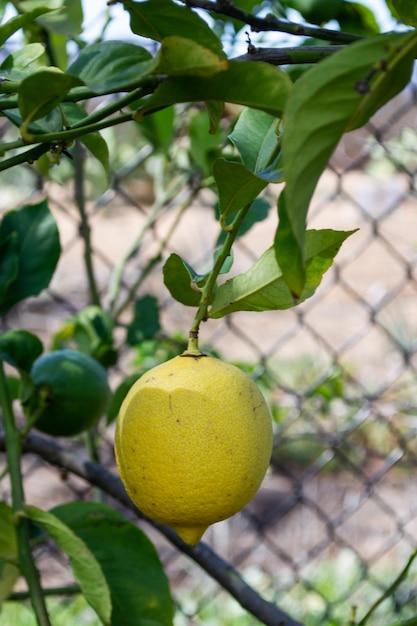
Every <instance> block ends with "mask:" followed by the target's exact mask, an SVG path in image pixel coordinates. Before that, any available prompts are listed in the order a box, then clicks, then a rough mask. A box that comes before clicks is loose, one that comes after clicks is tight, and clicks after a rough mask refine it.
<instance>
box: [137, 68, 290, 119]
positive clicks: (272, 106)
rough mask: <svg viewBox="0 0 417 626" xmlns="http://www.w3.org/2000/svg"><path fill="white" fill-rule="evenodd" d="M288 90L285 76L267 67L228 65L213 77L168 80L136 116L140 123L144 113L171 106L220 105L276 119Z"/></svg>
mask: <svg viewBox="0 0 417 626" xmlns="http://www.w3.org/2000/svg"><path fill="white" fill-rule="evenodd" d="M254 85H256V88H255V89H254ZM291 87H292V82H291V79H290V78H289V77H288V75H287V74H286V73H285V72H283V71H281V70H279V69H277V68H276V67H273V66H272V65H269V64H268V63H262V62H259V63H252V62H251V61H229V68H228V69H227V70H225V71H224V72H219V73H218V74H215V75H214V76H209V77H201V76H171V77H169V78H168V79H167V80H165V81H164V82H163V83H162V84H161V85H160V86H159V87H158V88H157V89H156V90H155V92H154V93H153V94H152V95H151V96H150V97H149V98H148V99H147V100H146V102H145V103H144V104H143V105H142V106H141V107H140V108H139V109H138V111H137V114H136V115H137V119H138V121H139V120H141V119H142V117H143V116H144V115H146V114H147V113H150V112H151V111H154V110H155V109H160V108H162V107H166V106H170V105H171V104H176V103H180V102H206V101H221V102H234V103H236V104H243V105H245V106H249V107H252V108H254V109H261V110H263V111H267V112H268V113H270V114H271V115H276V116H278V117H279V116H280V115H281V114H282V111H283V108H284V106H285V103H286V100H287V97H288V95H289V93H290V89H291Z"/></svg>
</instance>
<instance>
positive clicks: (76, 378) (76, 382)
mask: <svg viewBox="0 0 417 626" xmlns="http://www.w3.org/2000/svg"><path fill="white" fill-rule="evenodd" d="M30 375H31V378H32V381H33V384H34V391H33V393H32V396H31V397H30V398H29V400H28V401H27V402H26V406H25V413H26V415H27V417H28V418H29V419H30V418H31V417H32V416H33V415H36V414H39V417H38V419H37V420H36V422H35V428H37V429H38V430H40V431H41V432H44V433H47V434H48V435H54V436H61V437H72V436H73V435H77V434H79V433H81V432H83V431H84V430H88V429H89V428H92V427H93V426H95V424H96V423H97V422H98V420H99V419H100V417H101V416H102V415H103V414H104V412H105V411H106V409H107V406H108V404H109V401H110V388H109V385H108V382H107V373H106V370H105V369H104V367H103V366H102V365H100V363H98V362H97V361H96V360H95V359H93V358H92V357H90V356H88V355H86V354H83V353H81V352H77V351H76V350H69V349H68V350H56V351H55V352H50V353H49V354H44V355H42V356H40V357H39V358H38V359H37V360H36V361H35V362H34V364H33V366H32V369H31V372H30Z"/></svg>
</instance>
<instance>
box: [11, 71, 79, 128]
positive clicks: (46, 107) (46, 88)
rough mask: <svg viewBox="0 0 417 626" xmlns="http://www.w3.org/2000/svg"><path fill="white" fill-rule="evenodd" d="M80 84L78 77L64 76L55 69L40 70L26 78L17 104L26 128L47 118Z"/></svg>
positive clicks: (22, 83) (21, 85) (20, 88)
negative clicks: (73, 88) (70, 91)
mask: <svg viewBox="0 0 417 626" xmlns="http://www.w3.org/2000/svg"><path fill="white" fill-rule="evenodd" d="M80 84H81V81H80V80H79V79H78V78H77V77H76V76H71V75H70V74H64V73H63V72H61V71H60V70H59V69H57V68H54V67H48V68H44V69H41V70H38V71H37V72H34V73H33V74H30V76H28V77H27V78H24V79H23V80H22V82H21V83H20V87H19V91H18V97H17V103H18V106H19V111H20V114H21V116H22V120H23V123H24V124H25V126H28V125H29V124H30V122H33V121H35V120H38V119H40V118H41V117H45V115H47V114H48V113H49V112H50V111H52V109H54V108H55V107H56V106H57V105H58V104H59V103H60V102H61V101H62V100H63V99H64V98H65V96H66V95H67V93H68V92H69V90H70V89H72V87H76V86H77V85H80Z"/></svg>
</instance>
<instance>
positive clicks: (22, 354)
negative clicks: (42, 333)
mask: <svg viewBox="0 0 417 626" xmlns="http://www.w3.org/2000/svg"><path fill="white" fill-rule="evenodd" d="M42 352H43V346H42V342H41V340H40V339H39V338H38V337H36V335H33V334H32V333H29V332H28V331H27V330H8V331H7V332H5V333H2V334H1V335H0V359H2V360H3V361H6V362H7V363H9V365H12V366H13V367H15V368H17V369H18V370H22V371H24V372H30V369H31V367H32V364H33V362H34V361H35V360H36V359H37V358H38V356H40V355H41V354H42Z"/></svg>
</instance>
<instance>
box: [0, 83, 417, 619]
mask: <svg viewBox="0 0 417 626" xmlns="http://www.w3.org/2000/svg"><path fill="white" fill-rule="evenodd" d="M416 116H417V102H416V94H415V91H414V88H410V89H408V90H407V92H405V93H403V94H401V95H400V96H399V97H398V98H396V99H395V100H394V101H393V102H392V103H391V104H390V105H389V106H387V107H385V108H384V109H383V110H382V111H381V112H380V113H379V114H378V116H377V117H376V118H375V119H374V120H373V121H372V123H370V124H369V125H368V126H367V127H366V129H363V130H361V131H358V132H356V133H353V134H351V135H348V136H347V137H346V138H345V139H344V141H343V142H342V144H341V145H340V146H339V148H338V150H337V151H336V153H335V155H334V157H333V159H332V161H331V163H330V164H329V167H328V169H327V171H326V173H325V174H324V176H323V177H322V179H321V181H320V184H319V186H318V189H317V191H316V194H315V196H314V199H313V204H312V207H311V211H310V222H309V226H310V227H311V228H315V227H317V228H323V227H324V228H325V227H331V228H336V229H337V228H343V229H346V230H348V229H356V228H358V229H359V230H358V231H357V233H356V234H355V235H354V236H352V237H351V238H350V239H349V241H348V242H347V243H346V244H345V245H344V247H343V248H342V250H341V252H340V253H339V255H338V256H337V259H336V262H335V264H334V266H333V267H332V268H331V269H330V270H329V272H328V273H327V275H326V276H325V279H324V280H323V282H322V284H321V286H320V288H319V289H318V291H317V293H316V294H315V295H314V296H313V297H312V298H311V299H310V300H308V301H306V302H305V303H304V304H302V305H300V306H298V307H296V308H294V309H291V310H287V311H280V312H273V313H269V312H268V313H262V314H253V313H236V314H233V315H232V316H230V317H228V318H225V319H222V320H215V321H210V322H208V323H207V324H205V325H204V327H203V328H202V331H201V335H202V342H203V344H204V345H206V346H210V348H211V349H214V350H216V351H217V352H218V353H220V354H221V356H222V357H223V358H225V359H227V360H230V361H233V362H235V363H238V364H239V365H240V366H242V367H244V368H245V369H246V370H247V371H248V372H250V374H251V376H252V377H253V378H254V379H256V380H257V382H258V384H259V386H260V387H261V389H262V391H263V392H264V393H265V395H266V396H267V399H268V401H269V404H270V406H271V411H272V414H273V418H274V424H275V445H274V452H273V457H272V461H271V468H270V471H269V473H268V475H267V477H266V478H265V481H264V483H263V485H262V487H261V489H260V490H259V492H258V494H257V495H256V496H255V498H254V499H253V501H252V502H251V503H250V504H249V506H248V507H247V508H246V509H245V510H244V511H243V512H242V513H240V514H238V515H236V516H235V517H233V518H232V519H231V520H229V521H226V522H222V523H220V524H217V525H215V526H213V527H212V528H211V529H210V530H209V531H208V532H207V534H206V536H205V541H207V542H208V543H209V544H210V545H211V546H212V548H213V549H214V550H215V551H216V552H218V553H219V554H221V555H222V556H223V557H224V558H225V559H227V560H228V561H230V562H231V563H232V564H233V565H234V566H235V567H236V568H238V569H239V571H241V572H242V574H243V575H244V577H245V578H246V580H247V581H248V582H249V583H250V584H251V585H252V586H253V587H254V588H255V589H257V590H259V591H260V592H261V593H262V594H263V595H264V596H265V597H267V598H269V599H271V600H273V601H277V602H278V603H279V605H280V606H281V607H282V608H283V609H284V610H287V611H288V612H289V613H290V614H292V615H294V617H295V618H297V619H299V620H300V621H301V622H302V623H303V624H306V625H307V624H308V625H317V626H318V625H320V624H323V625H327V624H347V623H349V620H352V623H353V621H354V619H355V615H356V619H359V618H361V617H362V616H363V615H364V614H365V613H366V610H367V609H369V608H370V607H371V605H372V603H373V602H375V601H377V600H378V598H380V597H381V594H383V593H384V591H386V590H387V589H389V587H390V585H391V584H392V583H393V581H394V580H395V579H396V578H397V576H398V575H399V573H400V572H401V571H402V570H403V568H404V567H405V566H406V565H407V563H408V564H409V569H408V570H407V575H406V576H404V580H403V582H402V584H401V585H398V586H397V587H396V590H395V593H392V594H391V593H387V598H386V600H385V601H384V602H381V605H380V607H379V608H378V610H377V611H375V613H374V615H373V616H372V618H371V620H370V621H369V623H372V624H384V623H390V620H391V621H393V620H394V619H395V618H396V617H398V618H399V617H402V618H407V617H410V616H413V615H415V614H416V612H417V600H416V585H415V583H416V575H417V572H416V570H415V567H414V565H413V562H412V561H411V560H410V561H409V559H410V557H411V556H412V555H413V553H414V551H415V550H416V548H417V486H416V481H415V465H416V463H417V438H416V434H417V421H416V418H417V401H416V397H417V393H416V392H417V371H416V368H417V355H416V347H417V321H416V320H417V316H416V310H417V307H416V302H417V300H416V296H417V280H416V278H417V277H416V263H417V196H416V172H417V149H416V130H415V129H416V125H415V120H416ZM80 158H81V159H82V155H80ZM144 158H146V154H145V153H144V152H143V149H142V150H141V151H140V152H139V153H132V154H131V156H130V158H129V159H126V161H125V162H124V163H123V165H121V167H120V169H119V171H118V172H115V173H114V176H113V183H112V186H111V188H110V189H109V190H107V191H106V192H105V193H104V194H102V195H99V197H98V199H97V194H96V197H95V198H94V197H93V196H94V193H92V192H91V193H90V191H89V187H88V181H82V182H84V187H82V186H81V189H84V192H83V194H81V196H80V187H78V188H77V180H76V182H75V186H74V185H73V184H72V183H71V184H70V183H68V184H65V185H63V186H62V185H57V184H55V183H51V182H49V183H44V190H45V191H46V192H47V194H48V197H49V202H50V207H51V209H52V211H53V212H54V215H55V217H56V219H57V222H58V225H59V230H60V237H61V244H62V249H63V253H62V258H61V261H60V264H59V266H58V269H57V272H56V275H55V277H54V280H53V282H52V284H51V287H50V289H49V290H48V291H47V292H46V293H44V294H42V295H41V297H39V298H36V299H29V300H27V301H25V302H24V303H23V304H21V305H19V306H18V307H17V308H16V309H15V310H14V311H13V312H12V313H11V314H9V315H8V316H7V317H6V318H5V319H4V320H3V328H19V327H21V328H26V329H28V330H30V331H32V332H36V333H37V334H39V335H40V336H41V337H42V339H43V340H44V343H45V345H46V346H47V347H48V346H49V345H50V340H51V336H52V335H53V334H54V333H55V332H57V331H58V330H59V328H60V327H61V325H62V323H63V320H65V318H66V317H67V316H68V315H69V314H72V313H74V312H76V311H78V310H81V309H82V308H83V307H85V306H86V305H88V304H89V303H90V302H91V289H90V287H91V284H89V282H88V272H86V258H87V256H88V255H86V241H87V242H88V245H90V243H89V237H90V235H91V251H92V261H93V268H92V269H93V271H94V275H95V277H96V281H97V287H98V296H99V297H100V295H101V294H104V293H105V294H106V296H105V297H106V301H104V302H103V306H104V307H108V306H111V305H112V304H114V303H112V302H111V298H112V294H113V293H115V292H114V290H112V285H116V286H117V289H118V292H117V293H118V296H119V300H118V303H119V304H118V306H120V307H121V309H120V311H121V314H122V315H121V320H122V321H123V320H128V319H129V311H130V308H129V306H128V304H127V303H128V302H130V301H131V299H129V297H130V295H131V294H132V293H135V294H137V295H142V296H143V295H152V296H155V297H156V298H157V299H158V301H159V303H160V307H161V311H162V323H161V326H162V329H163V330H162V331H161V334H160V337H159V338H158V340H159V341H160V340H161V338H162V340H163V339H166V338H167V337H168V338H170V340H171V341H172V342H174V343H175V342H178V345H180V344H181V341H182V340H183V336H184V333H185V332H186V331H187V328H188V322H189V321H191V316H192V311H188V310H184V307H182V306H180V305H178V304H177V303H175V302H174V301H173V300H172V299H171V298H170V296H169V295H168V292H167V291H166V290H165V288H164V286H163V283H162V278H161V276H162V275H161V268H162V264H163V261H164V259H165V258H166V257H167V256H168V254H169V253H170V252H179V253H181V255H182V256H183V257H184V258H186V259H187V260H188V261H189V262H190V263H191V264H193V266H195V267H197V268H204V266H205V264H207V261H208V259H209V256H210V254H211V250H212V248H213V244H214V242H215V240H216V236H217V224H216V220H215V216H214V211H213V205H214V203H215V199H214V197H213V196H212V195H211V193H210V192H209V191H207V190H200V189H199V188H197V191H196V187H193V185H192V184H190V185H188V186H185V187H183V188H182V189H181V190H179V191H178V193H174V194H173V196H172V201H170V202H167V203H166V204H165V205H164V207H163V209H162V210H158V211H155V205H156V204H157V199H155V198H150V191H149V185H148V181H147V179H146V178H144V177H143V175H137V171H138V168H139V167H140V165H141V163H142V162H143V159H144ZM16 176H17V178H16V179H13V178H12V179H10V178H7V179H5V181H4V190H5V191H4V195H3V198H2V209H9V208H10V207H11V206H12V205H13V203H15V202H21V201H23V200H25V199H27V198H28V197H31V198H32V197H33V196H34V195H36V194H38V193H40V192H42V184H41V182H40V179H39V178H38V176H37V175H36V174H34V172H33V170H31V169H30V168H21V170H20V171H19V173H18V174H16ZM18 180H19V184H18V185H17V181H18ZM78 182H80V181H78ZM268 193H270V194H273V193H274V191H273V190H271V191H268ZM275 193H276V192H275ZM92 197H93V199H91V198H92ZM275 221H276V216H275V215H274V212H273V211H271V212H270V214H269V216H268V218H267V219H266V220H264V221H263V222H260V223H259V224H257V225H256V226H255V227H254V228H253V229H252V230H251V231H250V232H249V233H248V234H247V235H245V236H244V237H242V238H241V239H240V240H239V241H238V243H237V245H236V254H235V266H234V267H235V271H236V272H237V271H243V270H245V269H247V268H248V267H249V266H250V264H251V263H252V262H253V261H254V260H255V259H256V258H258V257H259V254H260V253H261V252H262V251H263V250H264V249H265V247H266V246H267V245H269V244H270V242H269V239H270V236H271V232H272V231H273V230H274V228H271V223H272V222H274V224H275ZM120 268H121V269H122V270H123V271H118V269H120ZM109 285H110V289H109ZM115 289H116V287H115ZM109 294H110V295H109ZM124 307H125V308H126V311H125V313H122V311H123V309H124ZM181 334H182V336H181ZM152 345H153V348H152V349H155V345H156V344H152ZM138 358H139V357H138V351H137V348H129V349H125V350H124V352H123V354H121V359H120V361H119V365H118V367H117V368H114V370H113V372H112V376H113V382H114V384H116V383H117V381H119V380H120V379H121V378H122V376H123V375H126V374H128V373H130V372H132V371H134V370H135V367H137V363H138ZM142 358H144V357H143V355H142ZM135 364H136V365H135ZM112 437H113V426H110V427H109V428H108V429H107V430H106V431H105V432H104V433H103V436H102V441H101V450H100V454H101V461H102V462H103V464H104V465H105V466H106V467H108V468H110V469H111V470H114V469H115V468H114V458H113V452H112ZM73 445H74V454H77V453H78V454H82V452H81V448H80V449H78V448H77V445H78V444H77V442H75V443H74V444H73ZM77 451H78V452H77ZM1 462H2V464H3V465H4V463H5V461H4V458H3V459H2V461H1ZM1 469H2V468H1ZM24 473H25V481H26V483H25V488H26V493H27V498H28V500H29V502H31V503H33V504H37V505H40V506H42V507H44V508H50V507H51V506H53V505H56V504H59V503H63V502H66V501H68V500H72V499H78V500H85V499H91V498H93V497H94V493H93V488H92V487H91V485H89V484H88V482H86V481H84V480H82V479H81V478H78V477H75V476H73V475H72V474H65V473H63V472H62V471H59V470H58V469H56V468H54V467H53V466H52V465H51V464H49V463H47V462H46V461H45V460H43V459H42V458H41V457H39V456H37V455H27V456H26V457H25V467H24ZM2 476H3V478H2V479H1V481H0V493H1V496H2V497H6V498H7V497H8V495H9V493H8V492H9V485H8V479H7V475H3V474H2ZM127 514H128V515H129V516H130V517H131V518H132V519H133V518H134V515H133V514H132V513H127ZM144 528H145V530H146V532H148V533H149V534H150V536H151V538H152V539H153V540H154V541H155V543H156V545H157V546H158V550H159V553H160V555H161V558H162V560H163V562H164V564H165V567H166V571H167V573H168V575H169V578H170V581H171V586H172V591H173V594H174V596H175V599H176V602H177V604H178V612H177V616H176V624H178V626H182V625H186V624H198V623H204V624H211V623H213V624H235V623H236V624H253V623H255V622H256V620H255V618H253V617H250V616H248V615H247V614H246V613H245V612H244V610H243V609H240V608H239V606H238V605H237V604H236V603H235V602H234V601H232V600H231V599H230V598H229V597H228V596H227V594H225V592H224V591H222V590H221V586H219V584H218V583H217V581H216V580H213V579H212V578H210V577H209V576H208V575H207V574H206V573H205V572H204V571H203V570H202V569H201V568H199V567H198V566H197V565H196V564H194V563H193V562H192V561H190V560H189V559H188V557H187V556H185V555H183V554H181V553H180V552H178V551H177V550H176V549H175V548H173V547H172V546H171V545H170V544H169V542H167V541H166V540H165V539H164V538H163V537H161V536H160V535H159V534H158V532H157V531H156V530H154V529H153V528H150V527H149V526H148V525H146V524H145V525H144ZM42 550H43V551H42V553H41V554H40V564H41V570H42V573H43V576H44V577H45V582H46V584H48V582H50V581H52V580H53V581H54V582H55V583H56V581H57V580H59V581H60V582H62V584H64V583H67V582H70V581H71V576H70V573H69V572H68V568H67V563H66V562H65V560H64V559H63V557H61V556H59V554H58V553H57V551H56V550H54V549H53V547H52V546H48V550H45V549H44V548H43V549H42ZM355 607H357V613H355V611H356V609H355Z"/></svg>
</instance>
